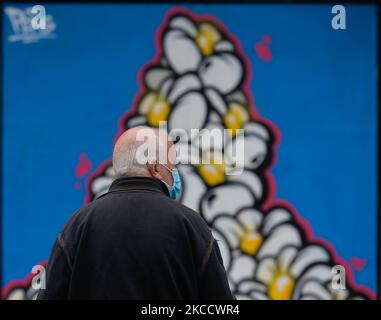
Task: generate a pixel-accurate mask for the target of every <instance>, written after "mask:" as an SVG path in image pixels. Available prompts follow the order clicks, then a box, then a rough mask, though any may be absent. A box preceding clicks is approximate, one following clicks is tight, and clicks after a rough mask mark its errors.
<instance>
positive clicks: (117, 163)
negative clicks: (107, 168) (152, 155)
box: [112, 141, 147, 178]
mask: <svg viewBox="0 0 381 320" xmlns="http://www.w3.org/2000/svg"><path fill="white" fill-rule="evenodd" d="M143 143H144V141H134V142H132V143H129V144H127V145H123V146H122V147H119V148H114V152H113V155H112V166H113V168H114V171H115V175H116V177H117V178H119V177H122V176H136V175H144V174H146V173H147V166H146V164H143V163H140V162H139V161H138V159H137V156H136V154H137V150H138V149H139V147H140V146H141V145H142V144H143Z"/></svg>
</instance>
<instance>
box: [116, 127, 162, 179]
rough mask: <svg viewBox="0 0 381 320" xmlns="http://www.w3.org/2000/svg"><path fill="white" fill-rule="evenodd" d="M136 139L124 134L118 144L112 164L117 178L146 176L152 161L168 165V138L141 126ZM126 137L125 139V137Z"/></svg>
mask: <svg viewBox="0 0 381 320" xmlns="http://www.w3.org/2000/svg"><path fill="white" fill-rule="evenodd" d="M135 129H139V131H137V133H136V135H135V136H134V139H131V138H132V136H133V135H132V136H131V137H130V138H129V139H128V138H127V136H126V133H127V132H126V133H124V134H123V135H122V136H121V137H120V138H119V139H118V141H117V142H116V144H115V147H114V152H113V156H112V164H113V168H114V171H115V175H116V177H117V178H119V177H122V176H146V175H147V174H148V168H147V164H148V163H149V162H150V161H155V162H156V161H158V162H160V163H166V161H167V153H168V150H167V144H166V143H167V136H166V134H165V135H163V133H159V131H155V130H154V129H152V128H149V127H144V126H139V127H136V128H135ZM123 136H124V137H123Z"/></svg>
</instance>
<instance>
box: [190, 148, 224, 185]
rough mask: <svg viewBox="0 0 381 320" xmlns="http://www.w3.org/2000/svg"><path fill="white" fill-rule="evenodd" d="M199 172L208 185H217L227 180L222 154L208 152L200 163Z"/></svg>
mask: <svg viewBox="0 0 381 320" xmlns="http://www.w3.org/2000/svg"><path fill="white" fill-rule="evenodd" d="M197 169H198V172H199V174H200V176H201V177H202V179H203V180H204V181H205V183H206V184H207V185H208V186H211V187H213V186H216V185H219V184H222V183H223V182H225V179H226V177H225V164H224V163H223V158H222V155H220V154H208V155H206V156H204V157H203V161H202V163H201V164H200V165H198V168H197Z"/></svg>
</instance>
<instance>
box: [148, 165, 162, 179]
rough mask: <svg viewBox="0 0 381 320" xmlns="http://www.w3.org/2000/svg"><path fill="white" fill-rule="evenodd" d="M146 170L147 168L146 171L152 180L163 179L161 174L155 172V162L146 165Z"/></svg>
mask: <svg viewBox="0 0 381 320" xmlns="http://www.w3.org/2000/svg"><path fill="white" fill-rule="evenodd" d="M147 168H148V171H149V173H150V174H151V176H152V177H153V178H156V179H159V180H162V179H163V177H162V176H161V174H160V173H159V172H158V171H157V163H156V162H150V163H148V164H147Z"/></svg>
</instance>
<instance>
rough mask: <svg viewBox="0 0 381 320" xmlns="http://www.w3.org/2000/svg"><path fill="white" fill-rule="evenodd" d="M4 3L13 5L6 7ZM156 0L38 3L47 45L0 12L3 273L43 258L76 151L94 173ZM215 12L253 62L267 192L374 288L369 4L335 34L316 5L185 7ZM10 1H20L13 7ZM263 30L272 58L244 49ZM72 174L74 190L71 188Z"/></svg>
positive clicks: (148, 46) (372, 18) (127, 99)
mask: <svg viewBox="0 0 381 320" xmlns="http://www.w3.org/2000/svg"><path fill="white" fill-rule="evenodd" d="M10 6H14V5H10ZM170 7H171V6H168V5H149V6H147V5H91V6H90V5H47V6H46V9H47V13H48V14H51V15H52V16H53V17H54V20H55V23H56V24H57V29H56V31H55V33H56V35H57V37H56V38H55V39H46V40H41V41H40V42H37V43H30V44H24V43H22V42H14V43H11V42H9V41H8V40H7V37H8V35H10V34H11V33H12V30H11V25H10V23H9V19H8V17H7V16H6V15H4V18H3V23H4V38H3V41H4V43H3V45H4V110H3V112H4V136H3V147H4V150H3V157H4V159H3V160H4V176H3V179H4V180H3V188H4V195H3V200H4V202H3V228H4V230H3V237H4V242H3V245H4V251H3V258H4V259H3V260H4V281H5V282H8V281H9V280H12V279H16V278H21V277H23V276H24V275H25V274H26V273H28V272H30V270H31V267H32V266H33V265H34V264H36V263H38V262H39V261H41V260H44V259H47V257H48V255H49V252H50V248H51V246H52V244H53V241H54V239H55V237H56V235H57V233H58V232H59V230H60V229H61V227H62V226H63V224H64V223H65V221H66V220H67V219H68V217H69V216H70V215H71V214H72V213H73V211H75V210H76V208H78V207H80V206H81V205H82V203H83V199H84V194H85V190H84V187H83V185H84V179H79V178H77V177H75V175H74V168H75V166H76V164H77V163H78V159H79V155H80V153H82V152H86V153H87V154H88V155H89V158H90V160H91V161H92V162H93V167H94V168H96V167H97V166H98V165H99V164H100V163H101V162H102V161H103V160H105V159H107V158H109V157H110V155H111V148H112V140H113V138H114V135H115V133H116V131H117V123H118V119H119V117H120V116H121V115H122V114H123V113H125V111H127V110H128V109H129V108H130V106H131V104H132V101H133V98H134V97H135V95H136V93H137V91H138V85H137V81H136V78H137V73H138V71H139V69H140V67H141V66H143V65H144V64H145V63H147V62H148V61H150V60H151V59H152V58H153V56H154V54H155V47H154V35H155V32H156V30H157V28H158V26H159V25H160V24H161V23H162V22H163V17H164V15H165V13H166V11H167V10H168V9H170ZM186 7H188V8H190V9H191V10H192V11H194V12H195V13H208V14H211V15H214V16H215V17H216V18H218V19H220V20H221V21H222V22H223V23H224V24H225V26H226V27H227V28H228V30H229V31H230V32H231V33H232V34H234V35H236V36H237V38H238V39H239V40H240V42H241V43H242V46H243V51H244V53H245V54H246V55H247V57H248V59H249V61H250V63H251V64H252V68H253V80H252V82H251V87H250V90H251V91H252V92H253V94H254V97H255V101H256V105H257V106H258V109H259V112H260V114H261V115H262V116H263V117H265V118H267V119H269V120H271V121H272V122H273V123H274V124H275V125H276V126H277V127H278V128H279V130H280V132H281V134H282V141H281V144H280V146H279V148H278V160H277V163H276V165H275V169H274V170H273V175H274V177H275V179H276V181H277V186H278V191H277V195H276V196H277V197H278V198H280V199H286V200H288V201H289V202H290V203H292V204H293V205H294V206H295V207H296V208H297V210H298V212H299V213H300V214H301V215H302V216H303V217H304V218H305V219H306V220H307V221H309V223H310V224H311V226H312V227H313V229H314V232H315V234H316V235H317V236H319V237H322V238H325V239H327V240H328V241H329V242H331V243H332V244H333V245H334V247H335V248H336V250H337V251H338V253H339V255H340V256H342V257H343V258H344V259H346V260H347V261H349V260H350V258H351V257H359V258H362V259H367V263H366V265H365V267H364V269H363V270H362V271H361V272H357V273H356V280H357V282H358V283H360V284H364V285H366V286H369V287H370V288H372V289H373V290H374V289H375V287H376V238H377V236H376V205H377V203H376V202H377V198H376V177H377V172H376V145H377V141H376V133H377V83H376V76H377V64H376V59H377V42H376V38H377V34H376V28H377V20H376V7H374V6H350V5H347V6H346V9H347V10H346V12H347V30H345V31H340V30H339V31H335V30H333V29H332V28H331V18H332V14H331V7H330V6H329V5H319V6H315V5H306V6H302V5H290V6H282V5H228V6H223V5H219V6H218V5H208V6H203V5H188V6H186ZM21 8H23V7H21ZM264 34H268V35H270V36H271V38H272V43H271V45H270V48H271V50H272V55H273V59H272V61H270V62H265V61H262V60H260V59H259V58H258V56H257V55H256V53H255V50H254V45H255V43H256V42H257V41H260V40H261V37H262V35H264ZM77 182H80V183H81V184H82V188H80V189H79V190H77V189H76V188H75V187H74V185H75V183H77Z"/></svg>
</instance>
